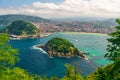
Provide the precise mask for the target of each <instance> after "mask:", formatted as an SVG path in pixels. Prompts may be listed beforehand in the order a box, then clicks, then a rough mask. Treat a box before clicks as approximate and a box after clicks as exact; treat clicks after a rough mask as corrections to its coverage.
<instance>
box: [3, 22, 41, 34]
mask: <svg viewBox="0 0 120 80" xmlns="http://www.w3.org/2000/svg"><path fill="white" fill-rule="evenodd" d="M1 32H3V33H4V32H5V33H8V34H14V35H33V34H37V33H38V32H39V30H38V29H37V28H36V26H34V25H33V24H32V23H28V22H26V21H22V20H18V21H14V22H12V23H11V24H10V25H8V26H7V27H6V28H4V29H2V30H1Z"/></svg>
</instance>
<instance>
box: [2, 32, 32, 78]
mask: <svg viewBox="0 0 120 80" xmlns="http://www.w3.org/2000/svg"><path fill="white" fill-rule="evenodd" d="M8 40H9V38H8V35H7V34H0V80H34V76H31V75H30V74H29V73H27V72H26V71H25V70H23V69H21V68H16V67H13V66H14V64H15V63H16V62H17V61H19V58H18V51H17V50H16V49H14V48H12V47H11V46H10V45H9V44H8Z"/></svg>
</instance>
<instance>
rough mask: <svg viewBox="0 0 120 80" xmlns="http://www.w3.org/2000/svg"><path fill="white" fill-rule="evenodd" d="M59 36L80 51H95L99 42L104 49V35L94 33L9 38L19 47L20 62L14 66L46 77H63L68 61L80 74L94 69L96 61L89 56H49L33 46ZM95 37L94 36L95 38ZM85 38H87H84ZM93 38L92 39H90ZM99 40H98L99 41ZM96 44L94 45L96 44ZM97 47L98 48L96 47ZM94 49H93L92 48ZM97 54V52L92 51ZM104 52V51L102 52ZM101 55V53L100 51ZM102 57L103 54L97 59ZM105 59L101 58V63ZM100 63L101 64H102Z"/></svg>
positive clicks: (85, 73)
mask: <svg viewBox="0 0 120 80" xmlns="http://www.w3.org/2000/svg"><path fill="white" fill-rule="evenodd" d="M56 36H60V37H64V38H66V39H68V40H70V41H71V42H72V43H73V44H74V45H75V46H76V47H77V48H78V49H81V50H82V51H88V52H89V51H90V50H89V49H88V48H90V49H91V47H92V50H93V52H96V51H97V50H99V46H101V45H100V44H104V45H102V46H101V47H103V46H104V48H100V50H101V49H102V50H103V51H101V52H104V49H105V43H106V42H105V40H106V37H105V36H97V37H96V36H94V35H92V34H91V35H83V34H61V33H58V34H54V35H51V36H49V37H47V38H42V39H40V38H37V39H22V40H11V41H10V44H11V45H12V46H13V47H14V48H17V49H19V57H20V59H21V60H20V62H19V63H17V64H16V66H19V67H21V68H23V69H25V70H27V71H29V72H32V73H35V74H40V75H46V76H48V77H50V76H58V77H63V76H64V75H65V70H66V68H65V66H64V65H65V64H66V63H69V64H72V65H74V66H76V67H77V69H78V70H80V72H81V74H82V75H87V74H90V73H92V72H94V71H95V69H96V65H98V64H97V63H95V61H94V59H93V60H92V59H91V58H90V60H89V61H86V60H84V59H82V58H58V57H55V58H49V56H48V55H47V54H44V53H42V52H41V51H40V50H36V49H34V48H33V46H34V45H38V44H39V45H41V44H45V43H46V42H47V41H48V40H50V39H51V38H53V37H56ZM95 37H96V38H95ZM86 38H87V40H86ZM99 38H100V39H101V40H103V41H102V42H101V43H99V41H98V43H95V44H93V43H94V41H96V40H95V39H99ZM76 39H77V40H76ZM90 39H93V40H90ZM101 40H100V41H101ZM97 44H98V46H97V47H96V45H97ZM97 48H98V49H97ZM94 49H95V50H94ZM90 52H91V54H90V55H89V56H90V57H93V56H91V55H92V54H93V53H92V51H90ZM94 54H96V55H98V54H97V53H94ZM104 54H105V53H104ZM102 55H103V53H102ZM99 56H101V55H98V56H96V57H99ZM101 59H103V56H102V57H101V58H100V59H99V58H98V59H96V60H98V63H99V60H101ZM104 62H105V60H103V63H104ZM103 63H101V64H103Z"/></svg>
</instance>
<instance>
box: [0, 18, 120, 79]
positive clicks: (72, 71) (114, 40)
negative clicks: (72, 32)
mask: <svg viewBox="0 0 120 80" xmlns="http://www.w3.org/2000/svg"><path fill="white" fill-rule="evenodd" d="M116 22H117V23H118V25H117V26H116V31H114V32H112V33H110V34H109V35H110V36H111V37H110V38H109V39H108V42H109V45H108V46H107V53H106V55H105V57H106V58H107V59H109V60H111V61H112V63H110V64H107V65H106V66H100V67H98V68H97V70H96V71H95V72H93V73H91V74H90V75H87V76H81V75H80V73H79V72H76V68H75V67H74V66H72V65H68V64H66V65H65V66H66V68H67V69H66V72H65V75H64V76H63V77H62V78H58V77H54V76H53V77H51V78H48V77H46V76H40V75H36V74H33V73H30V72H27V71H26V70H24V69H22V68H20V67H15V66H14V65H15V63H16V62H18V61H19V60H20V58H19V56H18V51H17V50H16V49H14V48H13V47H11V45H10V44H8V40H9V38H8V37H9V36H8V35H7V34H0V79H1V80H120V19H117V20H116ZM48 43H49V42H48ZM57 44H58V43H57Z"/></svg>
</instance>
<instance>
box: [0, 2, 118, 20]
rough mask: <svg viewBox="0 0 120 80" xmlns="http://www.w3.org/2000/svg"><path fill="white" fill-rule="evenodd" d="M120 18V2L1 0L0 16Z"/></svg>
mask: <svg viewBox="0 0 120 80" xmlns="http://www.w3.org/2000/svg"><path fill="white" fill-rule="evenodd" d="M4 14H26V15H36V16H41V17H45V18H69V17H101V18H119V17H120V0H0V15H4Z"/></svg>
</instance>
